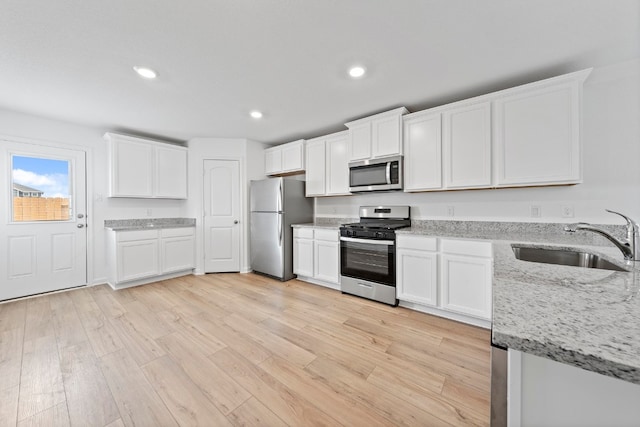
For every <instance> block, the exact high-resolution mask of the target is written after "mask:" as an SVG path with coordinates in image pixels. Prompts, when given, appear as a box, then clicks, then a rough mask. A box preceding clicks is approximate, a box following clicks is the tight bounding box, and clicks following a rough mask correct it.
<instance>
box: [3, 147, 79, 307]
mask: <svg viewBox="0 0 640 427" xmlns="http://www.w3.org/2000/svg"><path fill="white" fill-rule="evenodd" d="M0 144H1V145H2V149H1V150H0V163H1V164H2V165H3V166H4V168H3V170H5V171H6V172H5V173H3V174H1V175H0V197H1V198H2V201H3V202H2V204H1V205H0V206H2V208H0V300H6V299H11V298H17V297H22V296H26V295H34V294H39V293H43V292H50V291H55V290H60V289H66V288H72V287H77V286H83V285H86V284H87V231H86V230H87V229H86V181H85V180H86V175H85V152H84V151H77V150H69V149H63V148H54V147H49V146H43V145H37V144H27V143H18V142H13V141H6V140H4V141H0Z"/></svg>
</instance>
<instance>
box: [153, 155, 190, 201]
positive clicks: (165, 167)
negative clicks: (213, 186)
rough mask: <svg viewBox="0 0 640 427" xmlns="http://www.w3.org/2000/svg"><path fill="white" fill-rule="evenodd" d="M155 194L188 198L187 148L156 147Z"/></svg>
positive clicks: (173, 197)
mask: <svg viewBox="0 0 640 427" xmlns="http://www.w3.org/2000/svg"><path fill="white" fill-rule="evenodd" d="M155 177H156V180H155V181H156V190H155V196H156V197H162V198H167V199H186V198H187V150H186V149H184V148H178V147H176V148H174V147H156V156H155Z"/></svg>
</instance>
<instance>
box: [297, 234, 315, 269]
mask: <svg viewBox="0 0 640 427" xmlns="http://www.w3.org/2000/svg"><path fill="white" fill-rule="evenodd" d="M293 272H294V273H295V274H297V275H298V276H306V277H313V240H312V239H298V238H296V239H293Z"/></svg>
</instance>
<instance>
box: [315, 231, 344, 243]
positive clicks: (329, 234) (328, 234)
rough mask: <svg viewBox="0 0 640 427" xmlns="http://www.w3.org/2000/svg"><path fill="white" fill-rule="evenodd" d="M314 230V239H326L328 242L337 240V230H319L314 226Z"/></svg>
mask: <svg viewBox="0 0 640 427" xmlns="http://www.w3.org/2000/svg"><path fill="white" fill-rule="evenodd" d="M314 232H315V238H316V240H327V241H329V242H337V241H338V230H321V229H317V228H316V229H315V230H314Z"/></svg>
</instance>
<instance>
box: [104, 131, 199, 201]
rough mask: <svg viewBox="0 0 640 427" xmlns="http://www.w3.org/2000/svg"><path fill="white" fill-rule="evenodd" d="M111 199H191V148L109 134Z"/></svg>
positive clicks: (107, 138)
mask: <svg viewBox="0 0 640 427" xmlns="http://www.w3.org/2000/svg"><path fill="white" fill-rule="evenodd" d="M105 139H106V140H107V141H108V143H109V197H132V198H169V199H186V198H187V148H185V147H180V146H177V145H171V144H165V143H160V142H157V141H151V140H147V139H143V138H136V137H132V136H126V135H118V134H113V133H106V134H105Z"/></svg>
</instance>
